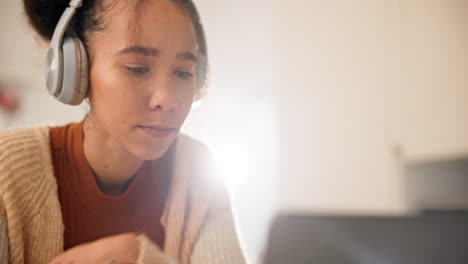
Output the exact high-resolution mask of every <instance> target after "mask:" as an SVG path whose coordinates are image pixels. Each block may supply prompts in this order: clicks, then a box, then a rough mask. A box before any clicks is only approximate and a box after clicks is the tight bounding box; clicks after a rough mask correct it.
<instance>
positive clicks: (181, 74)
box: [174, 70, 193, 80]
mask: <svg viewBox="0 0 468 264" xmlns="http://www.w3.org/2000/svg"><path fill="white" fill-rule="evenodd" d="M174 74H175V75H176V76H177V77H179V78H181V79H182V80H190V79H192V78H193V74H192V73H190V72H186V71H179V70H178V71H175V72H174Z"/></svg>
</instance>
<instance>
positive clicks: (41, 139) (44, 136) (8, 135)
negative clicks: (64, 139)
mask: <svg viewBox="0 0 468 264" xmlns="http://www.w3.org/2000/svg"><path fill="white" fill-rule="evenodd" d="M48 151H49V128H48V127H34V128H15V129H9V130H5V131H2V132H0V172H4V170H6V169H8V168H11V167H17V166H21V165H22V164H23V163H27V162H28V161H30V160H36V159H38V158H42V156H47V155H44V154H46V153H47V152H48ZM2 174H4V173H0V175H2ZM0 177H1V176H0Z"/></svg>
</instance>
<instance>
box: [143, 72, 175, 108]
mask: <svg viewBox="0 0 468 264" xmlns="http://www.w3.org/2000/svg"><path fill="white" fill-rule="evenodd" d="M178 107H179V100H178V98H177V91H176V87H175V86H174V85H171V78H170V77H160V78H157V80H155V82H154V83H153V84H152V85H151V87H150V101H149V109H150V110H151V111H164V112H173V111H175V110H176V109H177V108H178Z"/></svg>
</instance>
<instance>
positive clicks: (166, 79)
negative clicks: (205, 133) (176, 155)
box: [89, 0, 197, 160]
mask: <svg viewBox="0 0 468 264" xmlns="http://www.w3.org/2000/svg"><path fill="white" fill-rule="evenodd" d="M124 5H127V6H122V7H116V8H113V9H112V10H110V11H109V12H108V13H107V14H106V18H107V19H106V23H107V24H106V28H105V29H104V30H103V31H99V32H97V33H94V34H93V36H92V37H91V38H90V41H89V45H90V50H89V56H90V58H91V69H90V94H89V97H90V102H91V116H92V119H93V122H94V123H96V125H95V127H96V128H97V129H101V130H102V131H100V132H103V133H105V134H107V136H109V138H110V139H111V140H113V141H115V142H116V143H117V144H119V145H120V146H122V147H123V149H125V150H126V151H128V152H129V153H131V154H133V155H134V156H135V157H137V158H140V159H143V160H152V159H157V158H159V157H161V156H162V155H163V154H164V153H165V152H166V150H167V149H168V147H169V146H170V144H171V143H172V142H173V141H174V139H175V138H176V136H177V134H178V132H179V129H180V127H181V126H182V124H183V122H184V120H185V118H186V117H187V115H188V113H189V111H190V108H191V105H192V102H193V100H194V96H195V92H196V83H197V82H196V75H195V68H196V63H197V57H196V54H197V44H196V36H195V31H194V29H193V26H192V23H191V21H190V18H189V17H188V15H187V14H186V13H185V12H184V11H183V10H182V9H181V8H180V7H179V6H177V5H176V4H175V3H173V2H172V1H170V0H152V1H145V2H144V3H143V4H142V5H141V6H139V7H138V8H137V9H136V7H135V4H134V3H133V4H132V3H129V2H126V4H124Z"/></svg>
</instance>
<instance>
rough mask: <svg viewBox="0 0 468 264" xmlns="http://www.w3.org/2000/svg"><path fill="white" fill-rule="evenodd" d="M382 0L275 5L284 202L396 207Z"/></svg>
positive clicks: (326, 207) (310, 206)
mask: <svg viewBox="0 0 468 264" xmlns="http://www.w3.org/2000/svg"><path fill="white" fill-rule="evenodd" d="M389 2H391V1H384V0H354V1H344V0H333V1H317V0H313V1H302V0H296V1H288V2H287V3H286V2H282V8H280V9H279V10H278V11H279V13H278V18H279V19H281V23H280V28H279V30H280V34H281V36H282V37H281V38H280V39H279V43H280V45H281V48H280V54H279V56H280V58H281V63H280V65H281V66H282V68H281V71H280V72H281V73H282V79H281V89H280V97H279V98H280V110H279V116H280V117H279V120H280V131H281V132H280V146H281V147H280V149H281V160H282V163H281V170H280V171H281V174H280V175H281V184H280V186H282V188H281V189H282V192H281V195H280V196H281V197H282V199H281V206H282V208H286V209H287V210H299V211H333V212H337V211H352V212H358V213H375V212H379V213H391V214H393V213H400V212H404V210H405V208H406V205H405V202H404V196H403V179H402V176H401V174H400V173H399V166H398V163H397V161H396V160H395V159H394V157H393V154H392V144H391V142H390V133H389V127H388V119H389V112H388V111H389V109H388V105H387V100H386V79H387V78H388V76H387V74H386V70H387V67H388V65H387V64H388V62H387V58H386V52H387V50H388V49H389V48H388V46H387V43H386V40H387V37H388V36H387V35H386V34H387V31H388V30H387V29H388V24H387V21H388V16H389V15H390V14H389V12H390V10H389V9H387V7H391V6H390V3H389Z"/></svg>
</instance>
